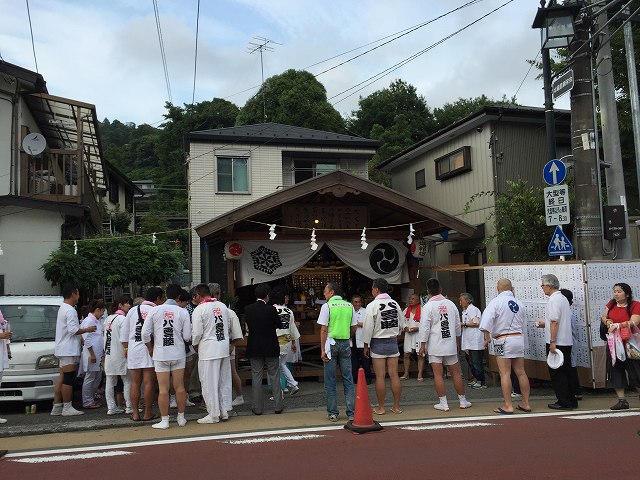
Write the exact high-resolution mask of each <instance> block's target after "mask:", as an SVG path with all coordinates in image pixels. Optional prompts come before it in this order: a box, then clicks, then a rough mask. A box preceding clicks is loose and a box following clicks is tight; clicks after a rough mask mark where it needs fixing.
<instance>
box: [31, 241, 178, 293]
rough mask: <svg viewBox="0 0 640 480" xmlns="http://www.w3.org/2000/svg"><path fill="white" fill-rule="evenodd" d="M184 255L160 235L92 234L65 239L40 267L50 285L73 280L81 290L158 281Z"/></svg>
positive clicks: (168, 275) (174, 268) (173, 271)
mask: <svg viewBox="0 0 640 480" xmlns="http://www.w3.org/2000/svg"><path fill="white" fill-rule="evenodd" d="M183 263H184V254H183V253H182V251H181V250H179V249H176V248H175V246H174V245H172V244H171V243H169V242H167V241H165V239H163V238H159V239H157V241H156V243H155V244H154V243H152V240H151V237H149V236H145V237H111V236H109V237H106V238H105V237H96V238H91V239H84V240H81V241H78V251H77V253H74V243H73V242H72V241H65V242H63V243H62V246H61V247H60V248H59V249H58V250H56V251H55V252H53V253H52V254H51V255H50V256H49V259H48V260H47V262H46V263H44V264H43V265H42V266H41V267H40V268H41V270H43V271H44V277H45V279H46V280H47V281H49V282H51V283H52V285H62V284H64V283H73V284H75V285H78V287H79V288H82V289H94V288H95V287H97V286H98V285H108V286H111V287H116V286H120V285H124V284H127V283H137V284H139V285H145V284H152V285H153V284H158V283H162V282H165V281H167V280H169V279H170V278H172V277H173V276H175V274H176V272H177V271H178V269H179V268H180V267H181V266H182V264H183Z"/></svg>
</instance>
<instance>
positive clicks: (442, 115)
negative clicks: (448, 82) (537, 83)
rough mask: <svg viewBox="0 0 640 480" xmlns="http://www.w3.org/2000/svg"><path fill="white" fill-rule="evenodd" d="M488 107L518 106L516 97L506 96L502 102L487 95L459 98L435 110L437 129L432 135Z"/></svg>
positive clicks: (435, 125)
mask: <svg viewBox="0 0 640 480" xmlns="http://www.w3.org/2000/svg"><path fill="white" fill-rule="evenodd" d="M487 105H517V104H516V99H515V97H512V98H507V97H506V95H505V96H503V97H502V99H501V100H494V99H492V98H489V97H487V96H486V95H480V96H479V97H476V98H458V100H456V101H455V102H447V103H445V104H444V105H443V106H442V107H439V108H434V109H433V116H434V117H435V122H434V127H435V129H434V131H433V132H432V133H435V132H437V131H439V130H442V129H443V128H445V127H448V126H449V125H451V124H453V123H455V122H457V121H458V120H462V119H463V118H465V117H467V116H469V115H471V114H472V113H474V112H477V111H478V110H480V109H481V108H482V107H485V106H487Z"/></svg>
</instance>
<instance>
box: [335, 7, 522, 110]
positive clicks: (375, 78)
mask: <svg viewBox="0 0 640 480" xmlns="http://www.w3.org/2000/svg"><path fill="white" fill-rule="evenodd" d="M513 1H514V0H508V1H507V2H505V3H503V4H502V5H500V6H499V7H496V8H494V9H493V10H491V11H490V12H489V13H486V14H484V15H482V16H481V17H480V18H477V19H476V20H474V21H473V22H471V23H468V24H467V25H465V26H464V27H462V28H460V29H458V30H456V31H455V32H453V33H451V34H449V35H447V36H446V37H444V38H442V39H440V40H438V41H437V42H435V43H432V44H431V45H429V46H428V47H427V48H425V49H423V50H420V51H419V52H416V53H414V54H413V55H411V56H409V57H407V58H405V59H404V60H401V61H400V62H398V63H396V64H395V65H392V66H390V67H388V68H386V69H384V70H382V71H381V72H379V73H377V74H375V75H372V76H371V77H369V78H367V79H366V80H363V81H362V82H360V83H357V84H356V85H354V86H353V87H350V88H347V89H346V90H343V91H342V92H340V93H337V94H336V95H334V96H332V97H330V98H328V99H327V100H331V99H334V98H336V97H339V96H341V95H343V94H345V93H347V92H349V91H351V90H354V89H356V88H357V87H359V86H361V85H363V86H362V88H358V89H357V90H354V91H353V92H351V93H350V94H349V95H346V96H344V97H343V98H341V99H340V100H337V101H335V102H334V103H332V105H336V104H338V103H340V102H342V101H344V100H346V99H347V98H349V97H351V96H353V95H355V94H356V93H358V92H360V91H361V90H364V89H365V88H366V87H368V86H369V85H371V84H373V83H375V82H377V81H378V80H380V79H381V78H383V77H386V76H387V75H389V74H390V73H392V72H395V71H396V70H398V69H399V68H401V67H403V66H404V65H406V64H408V63H410V62H412V61H413V60H415V59H416V58H418V57H420V56H422V55H424V54H425V53H427V52H428V51H429V50H432V49H434V48H435V47H437V46H438V45H441V44H442V43H444V42H446V41H447V40H449V39H450V38H452V37H454V36H456V35H458V34H459V33H461V32H463V31H464V30H466V29H467V28H469V27H471V26H473V25H475V24H476V23H478V22H480V21H481V20H484V19H485V18H486V17H488V16H489V15H491V14H493V13H495V12H497V11H498V10H500V9H501V8H503V7H505V6H506V5H508V4H510V3H511V2H513Z"/></svg>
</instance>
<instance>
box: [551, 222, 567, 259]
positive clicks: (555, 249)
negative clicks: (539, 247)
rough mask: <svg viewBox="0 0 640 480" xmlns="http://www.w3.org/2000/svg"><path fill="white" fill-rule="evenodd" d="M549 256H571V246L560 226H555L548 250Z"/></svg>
mask: <svg viewBox="0 0 640 480" xmlns="http://www.w3.org/2000/svg"><path fill="white" fill-rule="evenodd" d="M548 252H549V256H551V257H553V256H560V255H573V245H571V242H570V241H569V239H568V238H567V236H566V235H565V234H564V232H563V231H562V229H561V228H560V225H558V226H556V229H555V230H554V231H553V235H552V236H551V241H550V242H549V248H548Z"/></svg>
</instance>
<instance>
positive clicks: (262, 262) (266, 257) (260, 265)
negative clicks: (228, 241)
mask: <svg viewBox="0 0 640 480" xmlns="http://www.w3.org/2000/svg"><path fill="white" fill-rule="evenodd" d="M251 259H252V260H253V268H255V269H256V270H259V271H261V272H264V273H266V274H268V275H271V274H272V273H273V272H275V271H276V270H277V269H278V268H280V267H281V266H282V262H281V261H280V255H279V254H278V252H276V251H275V250H271V249H269V248H267V247H265V246H264V245H261V246H259V247H258V248H256V249H255V250H254V251H253V252H251Z"/></svg>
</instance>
